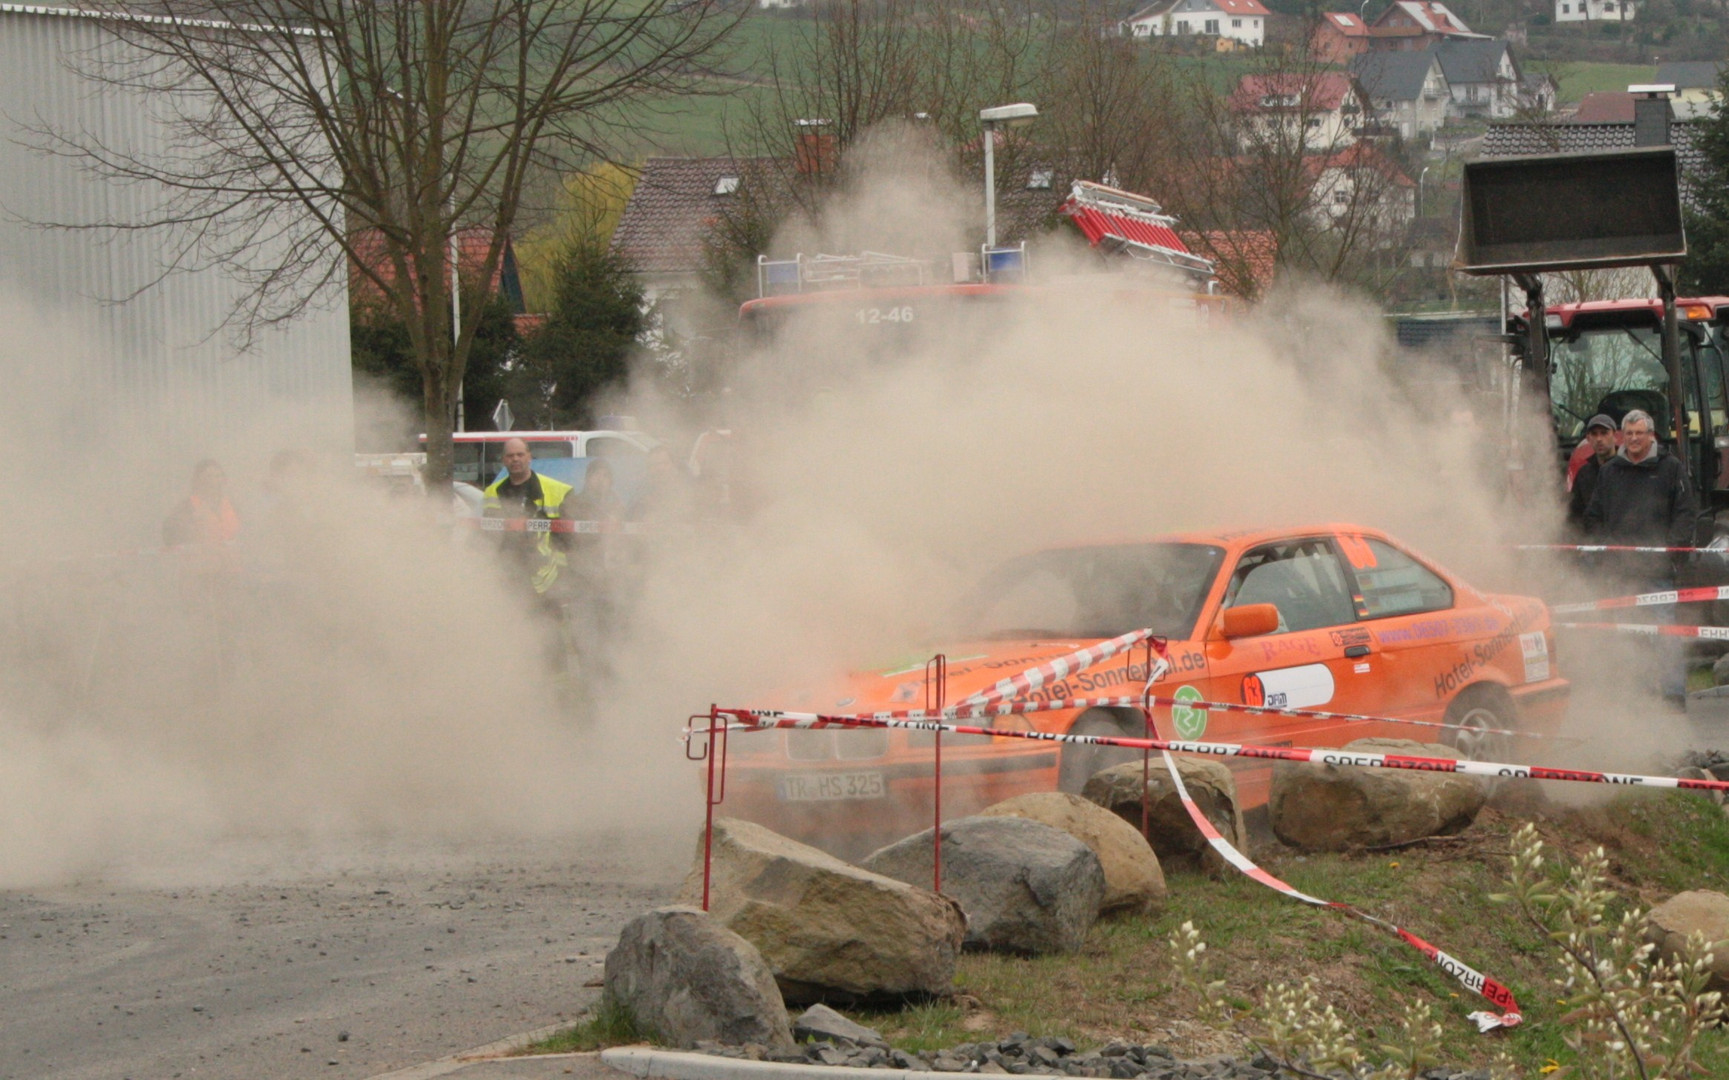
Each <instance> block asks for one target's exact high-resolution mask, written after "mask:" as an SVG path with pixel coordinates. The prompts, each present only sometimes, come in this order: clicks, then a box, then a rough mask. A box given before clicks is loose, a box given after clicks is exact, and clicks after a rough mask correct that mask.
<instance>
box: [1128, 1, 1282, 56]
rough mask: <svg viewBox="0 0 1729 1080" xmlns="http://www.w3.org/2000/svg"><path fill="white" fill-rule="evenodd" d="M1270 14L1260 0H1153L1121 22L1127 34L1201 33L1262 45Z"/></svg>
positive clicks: (1177, 34) (1256, 46)
mask: <svg viewBox="0 0 1729 1080" xmlns="http://www.w3.org/2000/svg"><path fill="white" fill-rule="evenodd" d="M1270 14H1272V13H1271V12H1269V11H1268V10H1267V9H1266V7H1265V6H1264V5H1263V4H1262V3H1261V0H1153V2H1152V3H1150V4H1148V5H1146V6H1145V7H1143V8H1141V9H1140V10H1139V11H1137V12H1135V13H1134V14H1133V15H1130V16H1129V17H1128V18H1127V19H1124V20H1123V21H1122V23H1121V24H1119V26H1120V29H1121V32H1122V33H1123V34H1124V35H1126V36H1128V37H1137V38H1147V37H1181V36H1184V35H1202V36H1208V37H1216V38H1220V39H1221V40H1226V41H1233V42H1236V43H1238V44H1241V45H1247V46H1249V47H1251V48H1260V47H1261V46H1262V45H1263V44H1265V43H1266V40H1267V16H1268V15H1270Z"/></svg>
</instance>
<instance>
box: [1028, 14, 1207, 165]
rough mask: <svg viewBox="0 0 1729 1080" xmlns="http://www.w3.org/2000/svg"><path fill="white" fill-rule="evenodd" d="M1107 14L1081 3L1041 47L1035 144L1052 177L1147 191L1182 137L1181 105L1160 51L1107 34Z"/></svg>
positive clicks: (1131, 40) (1122, 37)
mask: <svg viewBox="0 0 1729 1080" xmlns="http://www.w3.org/2000/svg"><path fill="white" fill-rule="evenodd" d="M1107 10H1108V9H1106V8H1104V7H1102V6H1100V5H1099V4H1097V3H1095V2H1093V0H1084V2H1083V3H1082V4H1081V5H1080V8H1079V11H1078V12H1077V13H1076V14H1075V17H1074V19H1073V21H1070V22H1065V23H1063V24H1060V25H1059V26H1058V27H1057V28H1056V29H1055V31H1054V33H1053V34H1052V37H1051V41H1050V44H1049V45H1048V46H1047V48H1046V50H1045V52H1044V55H1043V58H1042V59H1043V63H1042V64H1041V70H1040V72H1039V77H1038V80H1037V83H1036V89H1035V90H1034V95H1035V96H1034V100H1036V101H1037V102H1038V103H1039V106H1040V110H1041V112H1042V113H1043V114H1044V116H1045V121H1044V123H1043V124H1042V125H1041V127H1040V142H1041V144H1042V145H1043V147H1044V148H1045V154H1046V156H1047V157H1048V158H1049V159H1050V161H1051V163H1052V165H1053V166H1054V167H1055V171H1056V173H1057V174H1058V176H1059V177H1061V178H1064V179H1071V178H1078V179H1084V180H1094V181H1100V182H1103V183H1107V184H1110V185H1112V186H1114V187H1121V188H1126V189H1128V190H1132V191H1143V192H1149V193H1150V194H1153V195H1155V196H1158V197H1160V198H1162V197H1163V196H1160V195H1159V193H1158V192H1157V191H1149V189H1150V187H1151V186H1152V185H1154V184H1155V183H1156V181H1157V179H1158V178H1159V172H1160V163H1161V162H1164V161H1168V160H1169V159H1170V156H1171V154H1172V153H1173V151H1174V143H1175V142H1176V141H1177V140H1178V139H1180V138H1182V135H1183V131H1182V124H1181V122H1180V116H1179V114H1180V111H1181V108H1182V105H1183V104H1184V103H1183V101H1182V100H1181V96H1180V94H1179V93H1178V91H1177V89H1176V85H1175V80H1174V79H1173V78H1172V75H1171V72H1170V70H1169V68H1168V65H1167V64H1166V62H1165V54H1164V53H1163V52H1159V51H1155V50H1152V49H1148V48H1146V47H1144V46H1143V45H1141V44H1138V43H1137V42H1135V41H1134V40H1133V39H1131V38H1128V37H1124V36H1121V35H1118V34H1116V33H1111V32H1107V28H1106V23H1107V21H1108V20H1107V18H1106V15H1107Z"/></svg>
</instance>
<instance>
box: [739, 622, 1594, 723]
mask: <svg viewBox="0 0 1729 1080" xmlns="http://www.w3.org/2000/svg"><path fill="white" fill-rule="evenodd" d="M1586 625H1594V624H1586ZM1604 625H1619V624H1614V623H1609V624H1604ZM1149 701H1150V702H1151V703H1152V704H1153V705H1159V706H1165V707H1169V706H1182V707H1184V708H1189V709H1199V710H1202V711H1206V712H1211V711H1213V710H1215V709H1216V710H1219V711H1221V712H1238V713H1246V714H1248V715H1250V716H1261V715H1269V716H1298V717H1302V718H1304V719H1309V720H1343V721H1345V722H1347V723H1354V724H1405V725H1410V726H1413V727H1426V728H1439V729H1441V730H1444V731H1469V732H1471V733H1473V734H1478V735H1506V736H1510V737H1514V738H1521V739H1547V738H1549V736H1547V735H1544V734H1543V733H1541V732H1537V731H1515V730H1513V729H1511V728H1481V727H1475V726H1472V725H1466V724H1448V723H1443V722H1442V721H1439V720H1410V719H1405V718H1402V717H1397V716H1366V715H1363V714H1360V713H1339V712H1323V711H1321V710H1319V709H1280V708H1272V707H1270V706H1267V705H1239V704H1236V703H1234V702H1229V701H1179V700H1178V699H1176V698H1168V697H1158V696H1145V695H1143V696H1138V697H1095V698H1061V699H1057V700H1053V701H1029V700H1027V699H1025V698H1017V699H1015V700H1013V701H998V702H993V703H991V704H989V705H951V706H949V707H948V708H946V709H895V710H890V711H884V712H872V713H847V714H844V715H846V716H848V717H852V718H855V719H860V720H938V721H942V720H981V719H985V718H987V717H992V716H1020V715H1022V714H1025V713H1036V712H1066V711H1069V710H1080V709H1139V708H1141V707H1142V706H1143V705H1144V704H1147V703H1148V702H1149ZM781 715H783V716H785V717H788V718H801V719H815V718H817V717H819V716H820V715H821V714H818V713H800V712H785V713H782V714H781ZM743 726H744V727H751V726H752V725H748V724H747V725H743Z"/></svg>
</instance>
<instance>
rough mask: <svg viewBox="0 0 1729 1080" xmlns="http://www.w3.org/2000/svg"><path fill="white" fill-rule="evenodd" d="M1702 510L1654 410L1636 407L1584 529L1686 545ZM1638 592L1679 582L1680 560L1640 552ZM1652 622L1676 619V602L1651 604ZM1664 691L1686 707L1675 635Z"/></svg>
mask: <svg viewBox="0 0 1729 1080" xmlns="http://www.w3.org/2000/svg"><path fill="white" fill-rule="evenodd" d="M1696 518H1697V511H1696V509H1695V507H1694V503H1693V490H1692V488H1691V487H1689V486H1688V484H1687V474H1686V473H1685V472H1684V471H1683V469H1682V467H1681V462H1680V461H1679V460H1677V459H1676V457H1675V456H1674V455H1673V454H1666V453H1664V452H1663V447H1662V445H1661V444H1659V443H1658V442H1657V435H1656V431H1655V430H1654V425H1653V424H1652V422H1651V416H1650V414H1649V413H1646V412H1644V411H1643V410H1640V409H1634V410H1633V411H1632V412H1630V413H1628V414H1627V415H1626V416H1625V417H1623V418H1622V420H1621V452H1620V453H1618V454H1616V455H1615V456H1614V457H1612V458H1610V459H1609V461H1608V462H1607V463H1606V464H1604V465H1603V467H1602V469H1601V470H1600V471H1599V473H1598V476H1597V490H1596V491H1595V492H1593V493H1592V495H1591V502H1590V504H1589V505H1587V506H1586V507H1585V531H1586V532H1588V533H1590V534H1591V535H1592V539H1594V540H1597V541H1600V542H1602V543H1606V544H1634V545H1641V546H1643V545H1650V546H1652V547H1687V546H1689V545H1691V544H1692V543H1693V528H1694V522H1695V520H1696ZM1623 565H1625V567H1626V568H1627V570H1628V571H1629V572H1630V574H1629V576H1630V577H1632V581H1631V582H1630V584H1632V585H1633V587H1634V588H1635V589H1636V590H1638V591H1644V590H1651V591H1667V590H1669V589H1673V588H1674V587H1675V571H1674V562H1673V560H1672V559H1670V558H1669V557H1668V556H1667V555H1635V556H1630V557H1628V558H1627V560H1626V562H1625V563H1624V564H1623ZM1640 610H1649V611H1650V612H1651V616H1650V617H1651V620H1652V621H1654V622H1658V623H1667V622H1673V621H1674V618H1675V609H1674V607H1673V606H1668V607H1657V608H1650V609H1640ZM1657 669H1658V670H1657V686H1658V691H1659V692H1660V693H1661V694H1662V695H1663V696H1664V697H1665V698H1667V699H1668V700H1670V701H1672V702H1676V703H1677V704H1679V705H1680V706H1681V707H1682V708H1685V707H1686V702H1687V668H1686V662H1685V657H1684V656H1683V654H1682V652H1681V650H1679V649H1677V648H1675V647H1674V646H1673V639H1672V638H1664V639H1661V640H1659V642H1658V646H1657Z"/></svg>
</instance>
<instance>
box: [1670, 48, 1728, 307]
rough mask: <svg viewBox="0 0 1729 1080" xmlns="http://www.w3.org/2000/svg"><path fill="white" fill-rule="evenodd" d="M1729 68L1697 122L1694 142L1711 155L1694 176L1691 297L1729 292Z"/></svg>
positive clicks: (1686, 286) (1686, 288)
mask: <svg viewBox="0 0 1729 1080" xmlns="http://www.w3.org/2000/svg"><path fill="white" fill-rule="evenodd" d="M1726 95H1729V67H1725V68H1724V69H1723V72H1722V73H1721V74H1720V75H1718V77H1717V102H1716V104H1715V105H1713V106H1712V107H1711V114H1710V116H1709V117H1707V118H1706V119H1705V120H1703V121H1701V122H1700V123H1699V124H1698V125H1697V128H1698V130H1697V132H1696V134H1695V135H1694V143H1695V145H1696V146H1698V148H1699V149H1700V150H1701V151H1703V153H1704V155H1705V168H1704V171H1703V173H1701V174H1698V175H1695V176H1694V177H1693V178H1692V179H1693V201H1694V205H1693V206H1691V207H1689V208H1688V209H1687V213H1686V218H1687V261H1686V262H1683V263H1682V264H1681V292H1682V293H1683V294H1685V295H1690V296H1720V295H1723V294H1724V293H1729V107H1726V105H1725V102H1726V100H1729V98H1726Z"/></svg>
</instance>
